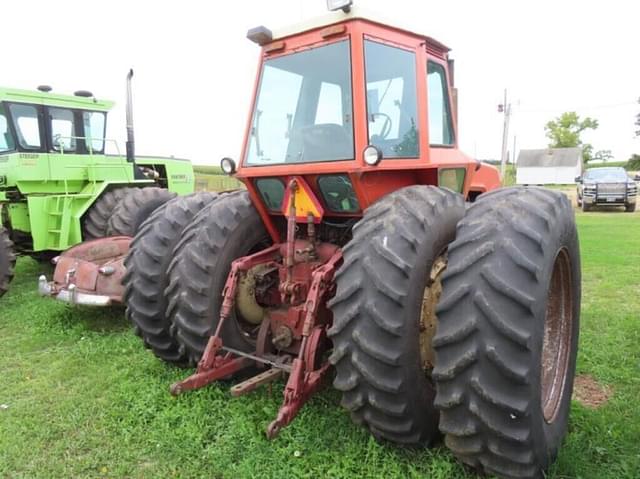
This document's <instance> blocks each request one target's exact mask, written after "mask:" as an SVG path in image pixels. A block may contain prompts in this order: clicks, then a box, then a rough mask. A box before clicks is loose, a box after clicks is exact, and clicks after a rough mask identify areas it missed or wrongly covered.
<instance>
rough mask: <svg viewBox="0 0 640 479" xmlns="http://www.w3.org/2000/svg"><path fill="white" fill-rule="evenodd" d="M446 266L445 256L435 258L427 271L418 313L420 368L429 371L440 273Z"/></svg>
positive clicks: (433, 355)
mask: <svg viewBox="0 0 640 479" xmlns="http://www.w3.org/2000/svg"><path fill="white" fill-rule="evenodd" d="M446 267H447V259H446V256H444V255H442V256H439V257H438V258H436V260H435V261H434V262H433V266H432V267H431V271H430V272H429V279H428V281H427V287H426V288H425V289H424V296H423V298H422V309H421V312H420V313H421V314H420V325H419V327H420V358H421V360H422V368H423V369H424V370H425V371H431V370H432V369H433V366H434V364H435V362H434V361H435V354H434V351H433V346H432V342H433V336H434V335H435V334H436V324H437V318H436V306H437V305H438V301H440V296H441V295H442V273H443V272H444V270H445V269H446Z"/></svg>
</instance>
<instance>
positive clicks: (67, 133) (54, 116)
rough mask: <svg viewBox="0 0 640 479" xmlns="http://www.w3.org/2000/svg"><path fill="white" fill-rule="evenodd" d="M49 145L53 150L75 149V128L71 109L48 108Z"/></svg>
mask: <svg viewBox="0 0 640 479" xmlns="http://www.w3.org/2000/svg"><path fill="white" fill-rule="evenodd" d="M49 119H50V120H51V146H52V147H53V149H54V150H55V151H63V152H64V151H76V138H75V137H76V128H75V119H74V115H73V111H71V110H67V109H64V108H49Z"/></svg>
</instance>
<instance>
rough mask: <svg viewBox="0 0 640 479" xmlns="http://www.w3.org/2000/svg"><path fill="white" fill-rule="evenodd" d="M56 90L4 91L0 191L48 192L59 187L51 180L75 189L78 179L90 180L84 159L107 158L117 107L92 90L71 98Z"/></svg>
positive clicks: (1, 99)
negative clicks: (108, 136) (108, 137)
mask: <svg viewBox="0 0 640 479" xmlns="http://www.w3.org/2000/svg"><path fill="white" fill-rule="evenodd" d="M50 90H51V88H50V87H47V86H41V87H39V88H38V90H37V91H27V90H16V89H6V88H2V89H0V179H1V180H0V187H3V186H4V187H14V188H17V189H18V190H20V191H21V192H22V193H47V192H49V188H50V187H51V186H53V184H50V185H46V184H45V181H54V182H55V181H64V180H65V179H67V180H71V182H70V183H68V187H70V188H71V190H72V191H73V190H74V187H75V186H76V185H74V182H73V180H76V181H77V186H80V185H81V180H82V178H83V177H84V178H86V177H87V171H86V170H80V169H79V168H78V164H77V161H78V159H83V160H89V159H91V158H92V157H95V156H97V155H99V156H103V157H104V154H105V149H106V146H107V142H108V140H106V139H105V131H106V123H107V112H108V111H109V109H110V108H111V107H112V105H113V103H112V102H110V101H104V100H98V99H97V98H95V97H93V96H92V95H91V93H89V92H86V91H78V92H76V94H75V95H73V96H71V95H60V94H54V93H50ZM112 143H114V144H115V142H112ZM116 148H117V145H116ZM72 165H75V166H74V167H75V170H76V171H75V172H74V171H71V169H70V168H72ZM36 184H38V185H36ZM22 189H24V191H22Z"/></svg>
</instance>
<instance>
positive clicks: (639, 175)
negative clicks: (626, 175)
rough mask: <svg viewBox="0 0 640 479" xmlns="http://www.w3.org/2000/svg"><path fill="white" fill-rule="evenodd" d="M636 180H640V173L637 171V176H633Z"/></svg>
mask: <svg viewBox="0 0 640 479" xmlns="http://www.w3.org/2000/svg"><path fill="white" fill-rule="evenodd" d="M633 179H634V180H635V181H640V174H638V173H636V176H634V177H633Z"/></svg>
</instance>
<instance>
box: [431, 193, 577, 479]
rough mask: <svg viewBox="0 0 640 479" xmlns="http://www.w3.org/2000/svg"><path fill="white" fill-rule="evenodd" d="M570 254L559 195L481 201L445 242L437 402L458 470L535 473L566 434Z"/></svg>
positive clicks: (573, 307)
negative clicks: (459, 463)
mask: <svg viewBox="0 0 640 479" xmlns="http://www.w3.org/2000/svg"><path fill="white" fill-rule="evenodd" d="M580 274H581V272H580V253H579V246H578V235H577V232H576V226H575V220H574V214H573V208H572V206H571V203H570V202H569V200H568V198H567V197H566V196H565V195H563V194H561V193H558V192H554V191H550V190H545V189H542V188H506V189H501V190H497V191H495V192H492V193H490V194H487V195H485V196H483V198H482V199H481V200H479V201H478V202H477V203H475V204H474V205H473V206H472V207H471V208H469V210H468V211H467V213H466V215H465V218H464V220H463V221H461V222H460V223H459V225H458V232H457V236H456V240H455V241H454V242H453V243H452V244H451V245H450V247H449V265H448V268H447V270H446V271H445V274H444V278H443V295H442V299H441V301H440V304H439V307H438V329H437V333H436V335H435V338H434V347H435V351H436V367H435V369H434V371H433V377H434V379H435V382H436V389H437V396H436V402H435V404H436V407H438V408H439V409H440V411H441V415H440V429H441V431H442V432H443V433H444V434H445V443H446V445H447V446H448V447H449V448H450V449H451V450H452V451H453V453H454V454H455V455H456V456H457V457H458V459H460V460H461V461H462V462H464V463H465V464H468V465H470V466H472V467H474V468H476V469H478V470H479V471H481V472H484V473H489V474H495V475H497V476H499V477H508V478H541V477H543V471H544V470H546V469H547V467H548V466H549V465H550V464H551V463H552V462H553V461H554V459H555V457H556V455H557V453H558V449H559V447H560V444H561V442H562V439H563V437H564V435H565V433H566V429H567V421H568V416H569V407H570V402H571V393H572V390H573V379H574V375H575V364H576V354H577V346H578V330H579V321H580V284H581V278H580Z"/></svg>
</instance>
